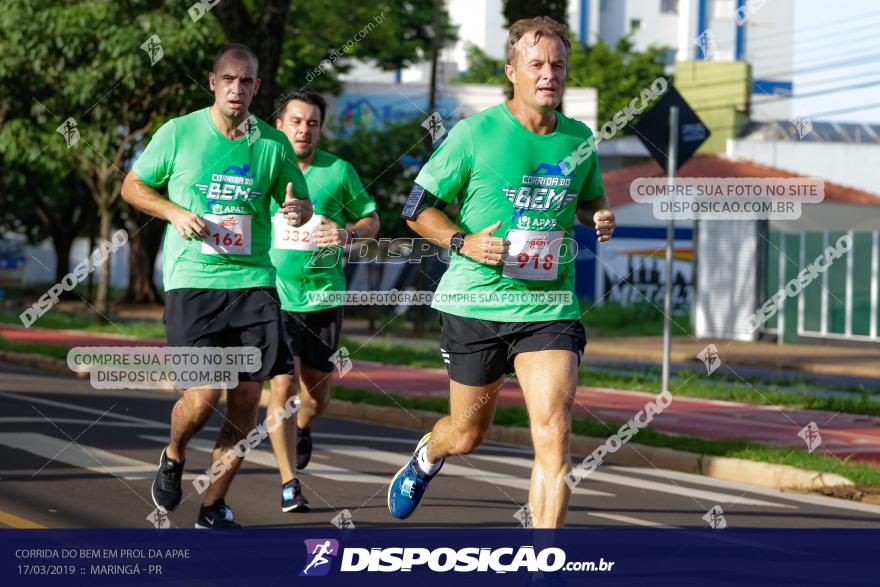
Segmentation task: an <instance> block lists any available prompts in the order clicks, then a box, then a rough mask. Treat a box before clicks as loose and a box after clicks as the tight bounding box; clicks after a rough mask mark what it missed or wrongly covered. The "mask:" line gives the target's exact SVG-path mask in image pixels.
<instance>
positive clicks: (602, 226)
mask: <svg viewBox="0 0 880 587" xmlns="http://www.w3.org/2000/svg"><path fill="white" fill-rule="evenodd" d="M577 218H578V220H580V221H581V222H582V223H583V224H584V226H589V227H590V228H595V229H596V236H597V237H598V238H599V242H602V243H604V242H605V241H607V240H609V239H610V238H611V235H612V234H614V229H615V228H616V227H617V222H616V220H615V218H614V212H612V211H611V204H610V203H609V202H608V197H607V196H601V197H599V198H595V199H593V200H587V201H586V202H579V204H578V209H577Z"/></svg>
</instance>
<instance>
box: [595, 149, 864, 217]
mask: <svg viewBox="0 0 880 587" xmlns="http://www.w3.org/2000/svg"><path fill="white" fill-rule="evenodd" d="M677 176H678V177H804V176H801V175H798V174H796V173H790V172H788V171H783V170H781V169H776V168H774V167H766V166H764V165H759V164H757V163H752V162H751V161H741V160H735V159H729V158H727V157H722V156H720V155H694V156H693V157H692V158H691V159H690V161H688V162H687V163H685V164H684V165H682V166H681V167H680V168H679V170H678V173H677ZM640 177H666V170H665V169H661V167H660V165H659V164H658V163H657V162H656V161H654V160H653V159H649V160H648V161H646V162H644V163H639V164H637V165H630V166H629V167H622V168H621V169H615V170H614V171H608V172H604V173H602V183H603V184H604V186H605V193H606V194H607V195H608V200H609V201H610V203H611V206H612V207H618V206H626V205H627V204H632V203H633V199H632V198H631V197H630V195H629V186H630V184H631V183H632V182H633V180H635V179H637V178H640ZM824 201H825V202H830V203H835V204H873V205H875V206H880V196H876V195H874V194H872V193H870V192H865V191H862V190H859V189H856V188H850V187H846V186H842V185H840V184H837V183H832V182H830V181H826V182H825V200H824Z"/></svg>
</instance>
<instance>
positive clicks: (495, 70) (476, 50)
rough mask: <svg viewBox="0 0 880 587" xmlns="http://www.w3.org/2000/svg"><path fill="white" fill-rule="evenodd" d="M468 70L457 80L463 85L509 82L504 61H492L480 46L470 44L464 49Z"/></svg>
mask: <svg viewBox="0 0 880 587" xmlns="http://www.w3.org/2000/svg"><path fill="white" fill-rule="evenodd" d="M464 53H465V59H466V60H467V64H468V68H467V71H464V72H462V73H460V74H459V75H458V78H457V79H456V80H455V81H456V82H457V83H463V84H502V83H505V82H507V78H506V77H505V75H504V60H503V59H492V58H491V57H489V55H488V54H487V53H486V52H485V51H483V50H482V49H481V48H480V47H479V46H478V45H475V44H474V43H468V44H467V45H465V49H464Z"/></svg>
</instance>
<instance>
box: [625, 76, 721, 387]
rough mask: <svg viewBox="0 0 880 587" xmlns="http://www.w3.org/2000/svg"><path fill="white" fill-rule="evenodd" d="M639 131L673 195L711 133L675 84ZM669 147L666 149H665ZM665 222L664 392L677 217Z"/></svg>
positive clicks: (669, 348)
mask: <svg viewBox="0 0 880 587" xmlns="http://www.w3.org/2000/svg"><path fill="white" fill-rule="evenodd" d="M635 131H636V134H637V135H638V137H639V140H641V141H642V144H644V145H645V148H646V149H648V152H649V153H650V154H651V156H652V157H653V158H654V160H655V161H657V163H659V164H660V166H661V167H663V168H665V169H666V177H667V185H668V187H669V193H670V198H672V196H671V194H672V193H673V191H672V188H673V187H674V186H675V172H676V171H677V170H678V168H679V167H681V166H682V165H683V164H684V163H685V162H686V161H687V160H688V159H690V158H691V156H692V155H693V154H694V153H695V152H696V151H697V149H698V148H699V147H700V145H702V144H703V143H704V142H705V141H706V139H708V138H709V135H710V134H711V133H710V132H709V129H708V128H706V125H705V124H703V121H702V120H700V117H699V116H697V113H696V112H694V110H693V108H691V107H690V105H689V104H688V103H687V102H686V101H685V99H684V98H683V97H682V96H681V94H679V93H678V90H676V89H675V87H674V86H673V85H672V84H669V88H668V89H667V91H666V94H664V96H663V97H662V98H661V99H660V100H659V101H658V102H657V104H655V105H654V107H653V108H651V110H649V111H648V112H646V113H645V115H644V116H642V117H641V119H640V120H639V122H638V123H637V124H636V126H635ZM663 146H665V147H666V151H664V150H663ZM671 212H672V208H671V207H670V217H669V220H668V221H667V223H666V276H665V284H664V288H665V290H664V296H663V372H662V376H661V388H662V389H661V391H669V362H670V355H671V352H672V327H671V319H672V318H671V317H672V282H673V280H672V251H673V248H674V246H675V220H674V219H673V216H672V214H671Z"/></svg>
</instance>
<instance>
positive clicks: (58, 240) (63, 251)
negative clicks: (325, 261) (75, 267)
mask: <svg viewBox="0 0 880 587" xmlns="http://www.w3.org/2000/svg"><path fill="white" fill-rule="evenodd" d="M75 237H76V235H75V234H71V233H69V232H64V233H61V234H53V235H52V248H53V249H55V283H60V282H61V280H62V279H63V278H64V276H65V275H67V274H68V273H70V249H71V247H72V246H73V239H74V238H75Z"/></svg>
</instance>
